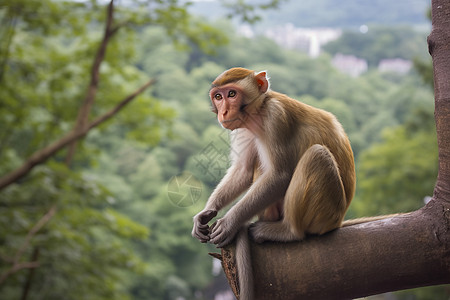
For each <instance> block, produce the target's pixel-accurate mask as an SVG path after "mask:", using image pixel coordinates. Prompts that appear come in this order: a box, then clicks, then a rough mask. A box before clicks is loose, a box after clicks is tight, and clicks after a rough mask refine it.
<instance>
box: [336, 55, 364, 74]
mask: <svg viewBox="0 0 450 300" xmlns="http://www.w3.org/2000/svg"><path fill="white" fill-rule="evenodd" d="M331 63H332V64H333V66H334V67H335V68H336V69H338V70H339V71H341V72H342V73H345V74H348V75H350V76H352V77H358V76H359V75H361V74H362V73H364V72H366V71H367V68H368V65H367V61H366V60H364V59H361V58H358V57H356V56H353V55H343V54H340V53H338V54H336V55H335V56H334V57H333V60H332V61H331Z"/></svg>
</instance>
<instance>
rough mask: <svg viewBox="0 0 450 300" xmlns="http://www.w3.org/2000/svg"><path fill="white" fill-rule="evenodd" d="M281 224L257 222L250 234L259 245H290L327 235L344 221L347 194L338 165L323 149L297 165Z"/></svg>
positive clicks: (313, 148)
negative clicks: (283, 243)
mask: <svg viewBox="0 0 450 300" xmlns="http://www.w3.org/2000/svg"><path fill="white" fill-rule="evenodd" d="M284 201H285V203H284V217H283V220H282V221H280V222H257V223H255V224H254V225H252V226H251V227H250V233H251V235H252V236H253V238H254V239H255V240H256V241H257V242H262V241H265V240H270V241H279V242H289V241H297V240H301V239H303V238H304V236H305V234H306V233H311V234H323V233H326V232H328V231H330V230H333V229H335V228H338V227H339V226H340V224H341V222H342V219H343V218H344V214H345V210H346V206H345V194H344V186H343V184H342V180H341V177H340V175H339V168H338V166H337V164H336V161H335V159H334V157H333V155H332V154H331V152H330V151H329V150H328V148H326V147H324V146H322V145H313V146H311V147H310V148H309V149H308V150H307V151H305V153H304V154H303V156H302V158H301V159H300V161H299V162H298V164H297V167H296V169H295V171H294V174H293V176H292V179H291V182H290V184H289V187H288V189H287V191H286V195H285V198H284Z"/></svg>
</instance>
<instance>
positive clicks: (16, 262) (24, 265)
mask: <svg viewBox="0 0 450 300" xmlns="http://www.w3.org/2000/svg"><path fill="white" fill-rule="evenodd" d="M55 212H56V205H53V206H52V207H51V208H50V209H49V211H48V212H47V213H46V214H45V215H43V216H42V218H40V219H39V221H38V222H37V223H36V224H35V225H34V226H33V228H31V230H30V231H29V232H28V234H27V236H26V237H25V241H24V242H23V244H22V246H21V247H20V249H19V250H17V253H16V255H15V256H14V259H13V260H12V262H11V264H12V266H11V268H9V269H8V270H7V271H6V272H4V273H3V274H1V275H0V285H1V284H2V283H3V282H4V281H5V280H6V278H8V277H9V276H11V275H12V274H14V273H16V272H18V271H20V270H22V269H31V268H37V267H39V262H37V261H31V262H20V259H21V257H22V256H23V254H24V253H25V251H26V249H27V248H28V247H29V246H30V242H31V239H32V238H33V237H34V236H35V235H36V233H38V232H39V230H41V229H42V227H44V225H45V224H47V223H48V221H50V219H51V218H52V217H53V215H54V214H55ZM33 257H34V255H33ZM8 261H9V260H8Z"/></svg>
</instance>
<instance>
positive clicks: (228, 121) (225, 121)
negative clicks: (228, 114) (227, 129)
mask: <svg viewBox="0 0 450 300" xmlns="http://www.w3.org/2000/svg"><path fill="white" fill-rule="evenodd" d="M237 120H239V118H236V119H232V120H223V121H222V122H220V123H222V124H226V123H231V122H234V121H237Z"/></svg>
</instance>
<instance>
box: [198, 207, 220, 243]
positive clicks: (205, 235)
mask: <svg viewBox="0 0 450 300" xmlns="http://www.w3.org/2000/svg"><path fill="white" fill-rule="evenodd" d="M215 216H217V211H216V210H203V211H201V212H199V213H198V214H197V215H196V216H195V217H194V228H193V229H192V236H193V237H195V238H196V239H198V240H199V241H200V242H202V243H206V242H207V241H209V239H210V237H209V226H208V222H209V221H211V220H212V218H214V217H215Z"/></svg>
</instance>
